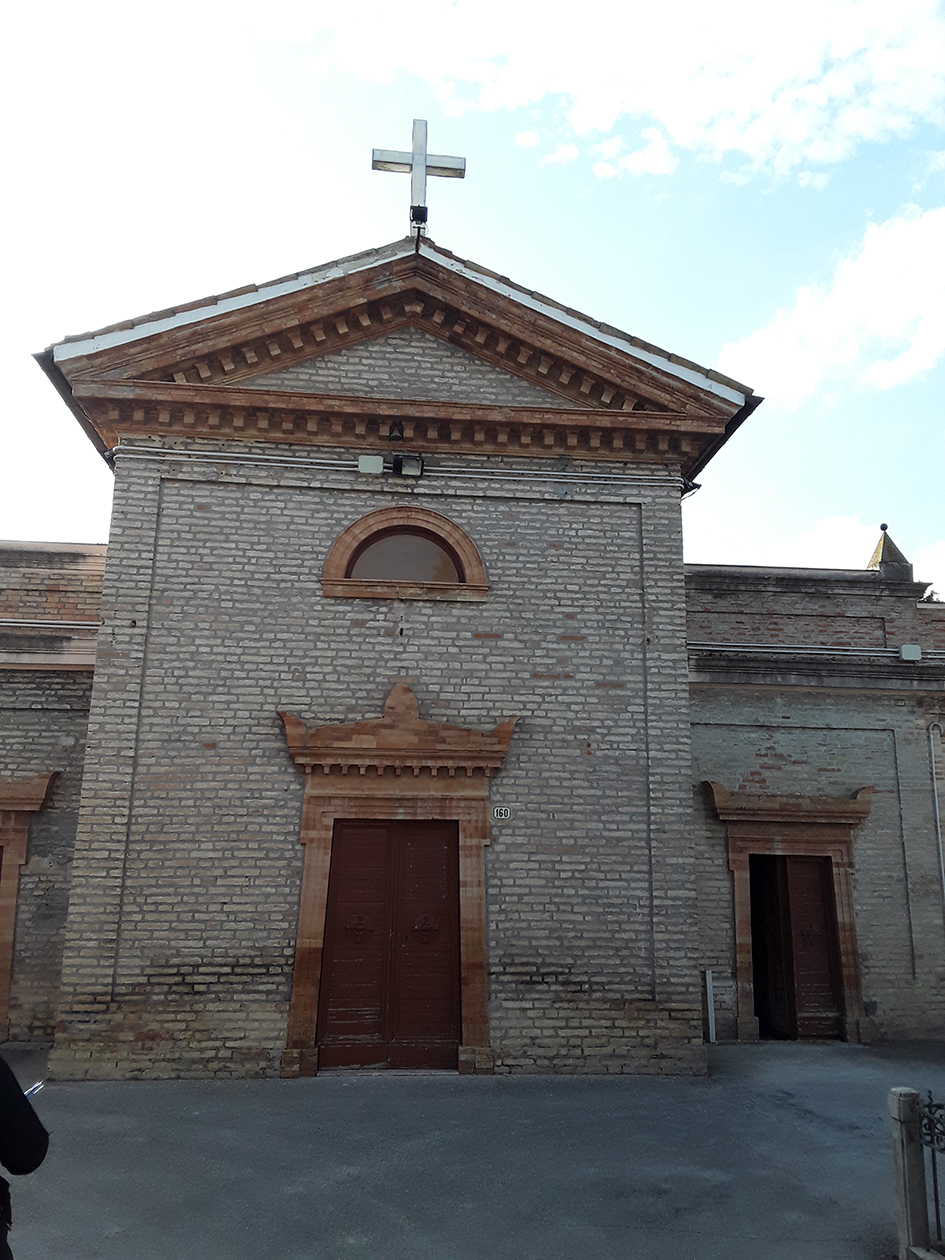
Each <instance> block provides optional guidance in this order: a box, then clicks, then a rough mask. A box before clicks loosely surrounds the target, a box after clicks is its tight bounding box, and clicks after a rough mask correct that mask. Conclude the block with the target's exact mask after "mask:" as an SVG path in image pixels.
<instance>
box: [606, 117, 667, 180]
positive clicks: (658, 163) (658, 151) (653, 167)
mask: <svg viewBox="0 0 945 1260" xmlns="http://www.w3.org/2000/svg"><path fill="white" fill-rule="evenodd" d="M643 139H644V140H649V144H648V145H646V147H645V149H638V150H636V152H633V154H624V156H622V157H617V160H616V163H606V161H599V163H596V164H595V168H593V170H595V174H597V175H600V176H602V178H604V179H611V178H612V176H614V175H616V174H617V173H619V171H621V170H627V171H630V174H631V175H672V174H673V171H674V170H675V169H677V166H678V165H679V159H678V157H677V156H675V155H674V154H673V152H670V150H669V145H668V144H667V137H665V136H664V135H663V132H662V131H659V130H658V129H656V127H645V129H644V131H643ZM596 147H597V149H599V150H600V149H606V145H597V146H596Z"/></svg>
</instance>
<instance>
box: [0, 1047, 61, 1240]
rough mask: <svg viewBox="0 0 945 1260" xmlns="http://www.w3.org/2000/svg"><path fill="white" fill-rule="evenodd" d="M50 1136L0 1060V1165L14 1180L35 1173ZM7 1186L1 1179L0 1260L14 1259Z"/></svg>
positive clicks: (0, 1178) (6, 1066)
mask: <svg viewBox="0 0 945 1260" xmlns="http://www.w3.org/2000/svg"><path fill="white" fill-rule="evenodd" d="M48 1146H49V1134H48V1133H47V1132H46V1130H45V1129H44V1128H43V1126H42V1124H41V1123H40V1120H39V1116H38V1115H37V1114H36V1112H35V1111H34V1110H33V1108H32V1106H31V1104H30V1100H29V1099H28V1098H27V1097H26V1095H25V1094H24V1093H23V1091H22V1089H20V1086H19V1082H18V1081H17V1079H16V1077H15V1076H14V1075H13V1072H12V1071H11V1069H10V1067H9V1065H8V1064H7V1063H6V1061H5V1060H4V1059H2V1058H0V1164H2V1165H3V1167H4V1168H5V1169H6V1170H7V1172H9V1173H13V1175H14V1177H22V1176H23V1175H24V1174H25V1173H31V1172H35V1170H36V1169H37V1168H38V1167H39V1166H40V1164H41V1163H42V1162H43V1160H44V1159H45V1158H46V1150H47V1147H48ZM12 1224H13V1214H12V1212H11V1211H10V1183H9V1182H8V1181H6V1180H5V1179H4V1178H3V1177H0V1260H13V1252H12V1251H11V1250H10V1244H9V1243H8V1242H7V1234H8V1233H9V1231H10V1226H11V1225H12Z"/></svg>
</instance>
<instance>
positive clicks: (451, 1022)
mask: <svg viewBox="0 0 945 1260" xmlns="http://www.w3.org/2000/svg"><path fill="white" fill-rule="evenodd" d="M459 1038H460V960H459V836H458V827H457V824H456V823H455V822H439V821H437V822H393V821H392V822H386V821H370V822H368V821H365V822H358V821H348V820H345V821H339V822H337V823H335V828H334V833H333V836H332V850H331V869H330V873H329V880H328V907H327V915H326V920H325V952H324V957H323V962H322V978H321V986H320V990H319V1003H318V1027H317V1033H316V1040H317V1044H318V1064H319V1067H320V1068H332V1067H335V1068H358V1067H362V1068H384V1067H387V1068H456V1066H457V1058H458V1050H459Z"/></svg>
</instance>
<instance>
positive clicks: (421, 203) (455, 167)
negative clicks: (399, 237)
mask: <svg viewBox="0 0 945 1260" xmlns="http://www.w3.org/2000/svg"><path fill="white" fill-rule="evenodd" d="M371 169H372V170H375V171H401V172H407V173H409V175H410V230H411V231H416V233H417V235H418V237H419V235H420V234H421V233H423V235H426V230H427V228H426V223H427V176H428V175H443V176H445V177H446V178H447V179H463V177H464V176H465V174H466V159H465V158H460V157H444V156H442V155H441V154H439V153H427V120H426V119H425V118H415V119H414V120H413V149H412V151H411V152H410V153H404V152H403V151H402V150H401V149H375V150H374V153H373V155H372V161H371Z"/></svg>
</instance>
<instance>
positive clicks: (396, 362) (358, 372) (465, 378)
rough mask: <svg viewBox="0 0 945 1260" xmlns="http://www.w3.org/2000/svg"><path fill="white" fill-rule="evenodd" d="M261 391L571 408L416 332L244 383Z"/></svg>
mask: <svg viewBox="0 0 945 1260" xmlns="http://www.w3.org/2000/svg"><path fill="white" fill-rule="evenodd" d="M244 385H246V386H250V387H252V386H255V387H256V388H259V389H287V390H296V391H298V392H300V393H307V394H351V395H353V396H356V397H362V398H417V399H430V400H431V401H438V400H448V401H450V402H460V403H492V404H496V405H504V406H509V407H571V406H573V405H574V404H573V402H572V401H571V400H570V399H567V398H564V397H562V396H561V395H560V394H556V393H554V392H553V391H552V390H550V389H541V388H539V387H538V386H537V385H533V384H532V382H531V381H526V380H522V379H521V378H520V377H517V376H515V375H514V374H513V373H512V372H507V371H506V370H505V369H504V368H500V367H495V366H494V365H493V364H491V363H487V362H486V361H485V360H483V359H476V358H474V357H473V356H472V355H471V354H468V353H467V352H466V351H465V350H462V349H460V347H459V346H454V345H451V344H450V343H449V342H448V341H441V340H440V339H439V338H438V337H433V336H431V335H430V334H429V333H427V332H422V331H421V330H420V329H418V328H400V329H398V330H397V331H396V332H392V333H388V334H387V335H386V336H383V337H377V338H374V339H372V340H371V341H364V342H361V343H360V344H359V345H355V346H346V347H345V348H344V349H342V350H334V351H331V352H330V353H328V354H323V355H314V356H313V357H312V358H311V359H306V360H305V361H304V362H302V363H297V364H295V365H294V366H293V367H290V368H284V369H282V370H281V371H276V372H266V373H264V374H263V375H261V376H255V377H252V378H251V379H249V380H247V381H245V382H244Z"/></svg>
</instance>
